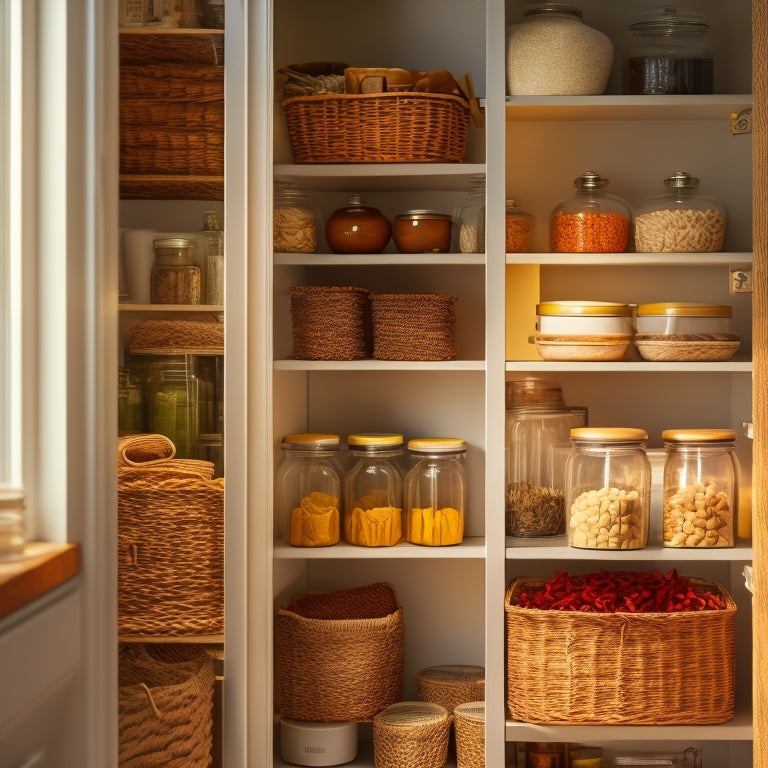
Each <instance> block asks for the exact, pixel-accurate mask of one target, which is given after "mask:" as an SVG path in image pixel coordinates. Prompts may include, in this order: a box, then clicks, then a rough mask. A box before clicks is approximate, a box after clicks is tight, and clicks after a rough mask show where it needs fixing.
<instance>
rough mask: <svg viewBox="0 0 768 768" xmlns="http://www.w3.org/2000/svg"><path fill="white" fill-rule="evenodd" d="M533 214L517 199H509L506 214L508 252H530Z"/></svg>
mask: <svg viewBox="0 0 768 768" xmlns="http://www.w3.org/2000/svg"><path fill="white" fill-rule="evenodd" d="M533 223H534V219H533V214H531V213H529V212H528V211H527V210H526V209H525V208H524V207H523V206H522V205H521V204H520V203H519V202H518V201H517V200H507V202H506V206H505V214H504V225H505V240H506V251H507V253H528V252H529V251H530V250H531V238H532V237H533Z"/></svg>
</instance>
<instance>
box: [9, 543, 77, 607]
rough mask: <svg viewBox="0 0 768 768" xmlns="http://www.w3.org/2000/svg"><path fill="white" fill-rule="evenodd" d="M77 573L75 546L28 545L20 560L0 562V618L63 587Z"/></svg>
mask: <svg viewBox="0 0 768 768" xmlns="http://www.w3.org/2000/svg"><path fill="white" fill-rule="evenodd" d="M79 571H80V547H79V546H78V545H77V544H52V543H48V542H41V541H32V542H28V543H27V544H26V546H25V547H24V556H23V558H21V559H19V560H12V561H10V562H0V618H3V617H4V616H7V615H8V614H9V613H11V612H12V611H15V610H16V609H17V608H21V607H22V606H23V605H26V604H27V603H30V602H32V600H34V599H35V598H37V597H40V596H41V595H43V594H45V593H46V592H47V591H48V590H50V589H53V588H54V587H57V586H59V584H63V583H64V582H65V581H66V580H67V579H69V578H71V577H72V576H75V575H76V574H77V573H79Z"/></svg>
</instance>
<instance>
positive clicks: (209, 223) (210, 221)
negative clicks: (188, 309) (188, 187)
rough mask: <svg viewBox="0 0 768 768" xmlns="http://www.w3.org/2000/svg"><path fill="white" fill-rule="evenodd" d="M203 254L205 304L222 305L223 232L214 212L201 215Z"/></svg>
mask: <svg viewBox="0 0 768 768" xmlns="http://www.w3.org/2000/svg"><path fill="white" fill-rule="evenodd" d="M203 234H204V235H205V239H206V242H207V246H208V247H207V252H206V254H205V303H206V304H223V303H224V232H223V231H222V229H221V223H220V222H219V217H218V214H217V213H216V211H205V213H203Z"/></svg>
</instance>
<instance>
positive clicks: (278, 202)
mask: <svg viewBox="0 0 768 768" xmlns="http://www.w3.org/2000/svg"><path fill="white" fill-rule="evenodd" d="M319 221H320V214H319V213H318V212H317V211H316V210H315V208H314V207H313V206H312V204H311V203H310V200H309V196H308V195H307V194H306V192H303V191H302V190H300V189H299V187H298V186H297V185H296V184H294V183H292V182H283V183H279V182H278V183H276V184H275V192H274V207H273V209H272V247H273V248H274V250H275V251H276V252H277V253H314V252H315V251H316V250H317V227H318V222H319Z"/></svg>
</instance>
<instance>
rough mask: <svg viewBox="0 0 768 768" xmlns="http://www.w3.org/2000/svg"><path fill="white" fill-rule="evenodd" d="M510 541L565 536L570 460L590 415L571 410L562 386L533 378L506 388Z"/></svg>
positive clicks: (508, 528) (583, 410)
mask: <svg viewBox="0 0 768 768" xmlns="http://www.w3.org/2000/svg"><path fill="white" fill-rule="evenodd" d="M506 395H507V398H506V400H507V402H506V427H505V429H506V436H505V451H506V525H505V532H506V535H507V536H520V537H527V536H560V535H563V534H564V533H565V471H564V467H565V459H566V457H567V455H568V452H569V451H570V434H571V430H572V429H575V428H577V427H585V426H586V425H587V410H586V408H581V407H568V406H566V404H565V402H564V400H563V392H562V389H561V388H560V386H559V385H558V384H556V383H554V382H552V381H547V380H546V379H538V378H535V377H528V378H525V379H519V380H514V381H508V382H507V384H506Z"/></svg>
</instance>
